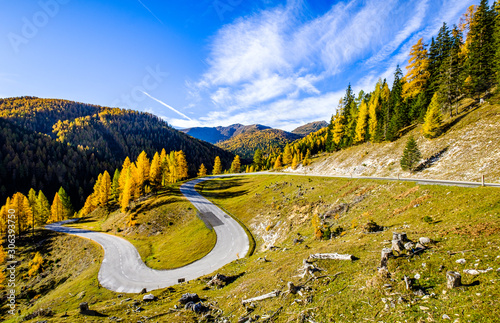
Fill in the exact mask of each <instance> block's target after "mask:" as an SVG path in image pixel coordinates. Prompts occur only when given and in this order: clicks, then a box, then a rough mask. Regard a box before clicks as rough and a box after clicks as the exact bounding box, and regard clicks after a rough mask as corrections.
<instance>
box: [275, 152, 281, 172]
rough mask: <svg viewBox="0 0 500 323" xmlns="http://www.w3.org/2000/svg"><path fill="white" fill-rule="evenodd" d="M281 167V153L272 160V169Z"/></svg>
mask: <svg viewBox="0 0 500 323" xmlns="http://www.w3.org/2000/svg"><path fill="white" fill-rule="evenodd" d="M281 167H283V165H282V164H281V155H279V156H278V158H276V161H275V162H274V169H280V168H281Z"/></svg>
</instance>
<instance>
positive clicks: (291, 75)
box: [0, 0, 479, 130]
mask: <svg viewBox="0 0 500 323" xmlns="http://www.w3.org/2000/svg"><path fill="white" fill-rule="evenodd" d="M478 2H479V1H470V0H432V1H431V0H418V1H397V0H384V1H380V0H376V1H375V0H364V1H312V0H310V1H307V0H302V1H301V0H291V1H272V0H260V1H257V0H255V1H243V0H200V1H177V0H175V1H174V0H169V1H153V0H120V1H112V0H109V1H95V0H86V1H78V0H41V1H11V0H0V97H14V96H24V95H33V96H38V97H45V98H63V99H69V100H75V101H80V102H86V103H93V104H99V105H103V106H118V107H122V108H131V109H134V110H140V111H148V112H152V113H154V114H156V115H158V116H161V117H162V118H164V119H165V120H166V121H167V122H169V123H170V124H172V125H173V126H174V127H181V128H182V127H192V126H218V125H229V124H233V123H243V124H253V123H260V124H265V125H268V126H272V127H276V128H281V129H285V130H292V129H294V128H295V127H297V126H299V125H302V124H304V123H307V122H310V121H316V120H329V118H330V116H331V115H332V114H333V113H334V112H335V109H336V107H337V105H338V101H339V99H340V98H341V97H342V96H343V94H344V92H345V88H346V87H347V85H348V84H349V83H351V84H352V85H353V87H354V89H355V91H359V90H360V89H363V90H365V91H371V90H373V88H374V86H375V83H376V81H377V80H378V79H379V78H387V79H388V80H389V81H392V75H393V73H394V70H395V68H396V65H397V64H400V65H401V66H402V68H403V72H405V70H404V66H405V65H406V61H407V59H408V53H409V50H410V47H411V46H412V45H413V44H415V43H416V42H417V40H418V39H419V38H421V37H423V38H424V41H425V42H428V41H429V40H430V38H431V37H432V36H434V35H436V34H437V32H438V30H439V28H440V27H441V25H442V23H443V21H446V22H447V23H448V25H450V26H451V25H453V24H454V23H458V20H459V18H460V16H461V15H462V13H463V12H465V9H466V8H467V7H468V6H470V5H472V4H477V3H478Z"/></svg>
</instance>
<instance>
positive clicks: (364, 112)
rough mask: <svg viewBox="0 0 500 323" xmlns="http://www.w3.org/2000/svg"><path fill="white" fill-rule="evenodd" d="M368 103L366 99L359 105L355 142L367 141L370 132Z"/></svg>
mask: <svg viewBox="0 0 500 323" xmlns="http://www.w3.org/2000/svg"><path fill="white" fill-rule="evenodd" d="M367 128H368V104H367V103H366V101H365V100H363V102H361V104H360V105H359V112H358V120H357V122H356V129H355V130H356V133H355V136H354V142H356V143H359V142H364V141H366V139H367V137H368V134H367V131H366V130H367Z"/></svg>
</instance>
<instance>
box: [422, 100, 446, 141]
mask: <svg viewBox="0 0 500 323" xmlns="http://www.w3.org/2000/svg"><path fill="white" fill-rule="evenodd" d="M442 122H443V116H442V114H441V108H440V106H439V98H438V93H437V92H436V93H434V96H433V97H432V100H431V103H430V104H429V107H428V108H427V113H426V114H425V118H424V124H423V126H422V132H423V134H424V136H425V137H427V138H435V137H437V136H439V135H440V134H441V125H442Z"/></svg>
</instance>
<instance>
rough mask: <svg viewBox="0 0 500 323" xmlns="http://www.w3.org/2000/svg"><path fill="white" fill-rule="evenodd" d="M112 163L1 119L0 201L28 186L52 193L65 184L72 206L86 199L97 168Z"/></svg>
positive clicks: (88, 151)
mask: <svg viewBox="0 0 500 323" xmlns="http://www.w3.org/2000/svg"><path fill="white" fill-rule="evenodd" d="M113 167H114V166H113V165H112V164H111V163H110V162H109V161H106V160H105V159H104V158H102V156H100V155H98V154H96V153H94V152H93V151H91V150H83V149H78V148H76V147H73V146H69V145H67V144H63V143H60V142H58V141H56V140H53V139H52V138H50V137H49V136H47V135H44V134H41V133H35V132H33V131H29V130H26V129H23V128H21V127H19V126H17V125H15V124H13V123H12V122H11V121H9V120H5V119H2V118H0V201H1V202H2V203H3V202H4V201H5V199H6V198H7V196H10V195H12V194H13V193H14V192H18V191H19V192H24V193H25V194H26V193H27V192H28V190H29V189H30V188H34V189H36V190H43V191H44V192H46V193H47V194H48V195H50V196H53V195H54V194H55V192H57V190H58V189H59V187H61V186H62V185H64V187H65V188H66V190H68V191H69V192H70V196H71V199H72V201H73V203H75V205H81V204H82V203H83V202H84V201H85V197H84V195H85V193H88V192H89V191H90V190H91V189H92V187H93V185H94V182H93V178H95V177H96V176H97V175H98V174H99V171H100V170H103V169H113Z"/></svg>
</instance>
